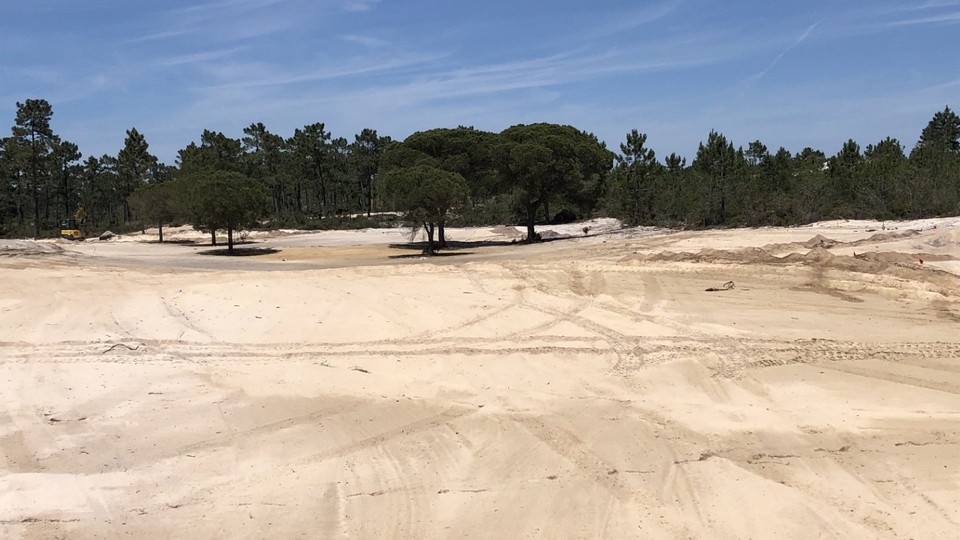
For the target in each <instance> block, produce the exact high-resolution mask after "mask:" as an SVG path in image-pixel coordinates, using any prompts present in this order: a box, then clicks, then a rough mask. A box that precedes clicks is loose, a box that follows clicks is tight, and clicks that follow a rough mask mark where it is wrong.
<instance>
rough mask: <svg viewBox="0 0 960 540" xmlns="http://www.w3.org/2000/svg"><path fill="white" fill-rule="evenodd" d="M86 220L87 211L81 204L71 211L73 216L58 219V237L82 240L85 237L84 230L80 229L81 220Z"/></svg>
mask: <svg viewBox="0 0 960 540" xmlns="http://www.w3.org/2000/svg"><path fill="white" fill-rule="evenodd" d="M86 220H87V212H86V210H84V209H83V207H82V206H81V207H80V208H78V209H77V211H76V212H74V213H73V217H72V218H69V219H61V220H60V238H66V239H67V240H83V239H84V238H86V234H84V231H83V230H81V229H80V227H81V226H82V225H83V222H84V221H86Z"/></svg>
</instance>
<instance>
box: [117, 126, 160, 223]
mask: <svg viewBox="0 0 960 540" xmlns="http://www.w3.org/2000/svg"><path fill="white" fill-rule="evenodd" d="M149 148H150V145H149V144H148V143H147V139H146V138H145V137H144V136H143V135H142V134H141V133H140V132H139V131H137V128H131V129H129V130H127V136H126V138H125V139H124V141H123V149H121V150H120V153H119V154H117V180H118V184H117V188H118V190H119V193H117V195H118V196H119V198H120V202H121V204H122V205H123V221H124V223H126V222H129V221H130V219H131V218H132V214H131V212H130V205H129V203H128V200H129V198H130V195H132V194H133V192H134V191H136V190H137V188H139V187H140V186H143V185H145V184H147V183H149V182H150V172H151V171H152V170H153V169H154V167H156V164H157V158H156V157H155V156H153V155H152V154H150V152H149Z"/></svg>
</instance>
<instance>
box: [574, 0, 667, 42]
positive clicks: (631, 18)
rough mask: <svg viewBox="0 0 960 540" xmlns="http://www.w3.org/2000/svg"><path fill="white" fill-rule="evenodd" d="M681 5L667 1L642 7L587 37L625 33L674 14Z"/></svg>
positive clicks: (621, 15)
mask: <svg viewBox="0 0 960 540" xmlns="http://www.w3.org/2000/svg"><path fill="white" fill-rule="evenodd" d="M682 4H683V0H668V1H665V2H659V3H655V4H652V5H647V6H643V7H641V8H639V9H635V10H634V11H631V12H628V13H620V14H619V15H618V16H617V18H616V20H615V21H613V22H611V23H609V24H606V25H603V26H600V27H599V28H596V29H595V30H594V31H592V32H590V33H588V35H589V36H590V37H591V38H600V37H605V36H610V35H614V34H619V33H621V32H627V31H629V30H633V29H636V28H639V27H641V26H645V25H647V24H650V23H652V22H655V21H657V20H660V19H662V18H664V17H666V16H668V15H670V14H672V13H674V12H675V11H676V10H677V9H678V8H679V7H680V6H681V5H682Z"/></svg>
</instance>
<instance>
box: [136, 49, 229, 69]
mask: <svg viewBox="0 0 960 540" xmlns="http://www.w3.org/2000/svg"><path fill="white" fill-rule="evenodd" d="M245 48H246V47H231V48H229V49H220V50H215V51H206V52H198V53H193V54H182V55H178V56H171V57H168V58H163V59H161V60H158V61H157V62H156V63H155V64H156V65H157V66H159V67H177V66H185V65H189V64H197V63H203V62H213V61H216V60H222V59H224V58H228V57H230V56H233V55H235V54H236V53H238V52H240V51H242V50H244V49H245Z"/></svg>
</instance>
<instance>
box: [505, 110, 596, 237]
mask: <svg viewBox="0 0 960 540" xmlns="http://www.w3.org/2000/svg"><path fill="white" fill-rule="evenodd" d="M496 162H497V165H498V168H499V171H500V175H501V180H502V182H504V184H505V187H507V188H508V189H511V190H512V193H513V196H514V200H515V201H516V202H517V205H518V206H519V207H520V208H521V209H522V212H523V215H524V218H525V220H526V224H527V241H528V242H533V241H535V240H536V238H537V236H536V231H535V224H536V221H537V213H538V212H539V211H540V210H541V209H542V210H543V214H544V216H545V217H546V218H547V219H548V220H549V216H550V215H551V214H550V204H551V202H554V203H559V204H563V203H572V204H574V205H576V206H578V207H579V208H581V209H582V210H589V209H592V208H594V207H596V205H597V203H598V202H599V200H600V197H601V195H602V193H603V186H604V184H603V181H604V179H605V178H606V175H607V173H608V172H609V171H610V167H611V165H612V162H613V154H612V153H611V152H610V151H609V150H607V149H606V147H605V146H604V145H603V144H602V143H601V142H600V141H599V140H597V138H596V137H595V136H594V135H591V134H588V133H585V132H582V131H579V130H577V129H576V128H574V127H571V126H562V125H557V124H531V125H523V124H521V125H516V126H513V127H510V128H507V129H505V130H504V131H503V132H501V133H500V143H499V145H498V147H497V149H496Z"/></svg>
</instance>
